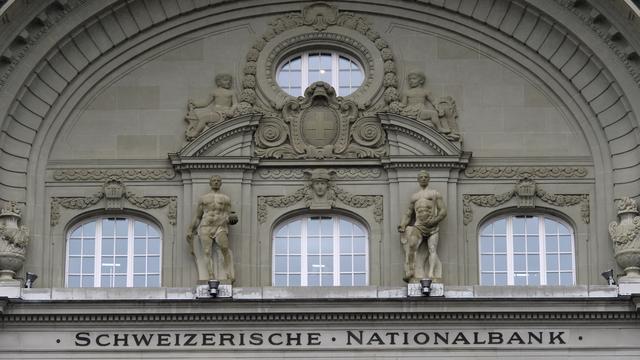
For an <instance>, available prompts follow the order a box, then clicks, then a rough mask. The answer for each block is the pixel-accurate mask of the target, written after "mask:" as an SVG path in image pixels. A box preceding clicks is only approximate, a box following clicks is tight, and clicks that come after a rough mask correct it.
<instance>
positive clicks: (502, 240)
mask: <svg viewBox="0 0 640 360" xmlns="http://www.w3.org/2000/svg"><path fill="white" fill-rule="evenodd" d="M494 242H495V252H497V253H505V252H507V237H506V236H496V237H495V239H494Z"/></svg>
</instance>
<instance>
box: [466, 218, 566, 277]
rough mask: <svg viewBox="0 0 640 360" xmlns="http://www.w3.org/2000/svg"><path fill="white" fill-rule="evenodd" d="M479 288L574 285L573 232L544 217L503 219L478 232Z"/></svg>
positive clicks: (554, 220)
mask: <svg viewBox="0 0 640 360" xmlns="http://www.w3.org/2000/svg"><path fill="white" fill-rule="evenodd" d="M478 245H479V249H480V285H574V284H575V256H574V255H575V250H574V249H575V247H574V236H573V229H572V228H571V227H570V226H568V225H567V224H566V223H564V222H562V221H560V220H559V219H557V218H554V217H550V216H546V215H523V216H506V217H500V218H497V219H493V220H490V221H489V222H487V223H485V224H484V225H483V226H482V228H481V229H480V239H479V244H478Z"/></svg>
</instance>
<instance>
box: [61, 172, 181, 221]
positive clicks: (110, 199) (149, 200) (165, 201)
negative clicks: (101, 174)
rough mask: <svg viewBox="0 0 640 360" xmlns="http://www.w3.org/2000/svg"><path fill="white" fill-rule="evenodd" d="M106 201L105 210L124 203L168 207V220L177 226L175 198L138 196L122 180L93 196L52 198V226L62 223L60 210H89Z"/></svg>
mask: <svg viewBox="0 0 640 360" xmlns="http://www.w3.org/2000/svg"><path fill="white" fill-rule="evenodd" d="M103 199H104V200H105V209H122V208H123V203H122V202H123V201H124V200H127V201H128V202H129V203H131V204H132V205H134V206H136V207H138V208H141V209H159V208H163V207H166V206H168V210H167V218H168V219H169V223H170V224H171V225H176V223H177V219H178V204H177V197H175V196H138V195H136V194H135V193H133V192H131V191H126V188H125V186H124V183H122V181H121V180H120V179H116V178H111V179H109V180H107V181H106V182H105V183H104V185H103V187H102V189H100V191H98V192H96V193H95V194H93V195H90V196H85V197H53V198H51V214H50V219H49V221H50V224H51V226H52V227H53V226H56V225H58V223H59V222H60V208H65V209H75V210H81V209H87V208H89V207H91V206H93V205H96V204H98V203H99V202H100V201H101V200H103Z"/></svg>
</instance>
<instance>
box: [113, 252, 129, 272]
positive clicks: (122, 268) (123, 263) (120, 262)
mask: <svg viewBox="0 0 640 360" xmlns="http://www.w3.org/2000/svg"><path fill="white" fill-rule="evenodd" d="M115 272H116V274H126V273H127V258H126V256H116V266H115Z"/></svg>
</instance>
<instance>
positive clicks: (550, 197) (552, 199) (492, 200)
mask: <svg viewBox="0 0 640 360" xmlns="http://www.w3.org/2000/svg"><path fill="white" fill-rule="evenodd" d="M514 196H516V197H517V198H518V207H535V202H534V201H535V198H538V199H540V200H542V201H543V202H545V203H547V204H551V205H555V206H560V207H566V206H575V205H580V215H581V217H582V220H583V221H584V222H585V223H586V224H588V223H589V222H590V217H591V215H590V214H591V209H590V205H589V195H588V194H550V193H548V192H546V191H545V190H543V189H542V188H540V186H537V185H536V184H535V182H534V181H533V180H531V179H522V180H520V181H519V182H518V183H517V184H516V186H515V187H514V189H513V190H510V191H507V192H505V193H502V194H498V195H494V194H487V195H480V194H478V195H476V194H464V195H463V196H462V215H463V223H464V224H465V225H469V223H471V221H472V220H473V209H472V208H471V205H472V204H473V205H476V206H481V207H497V206H500V205H502V204H504V203H506V202H507V201H509V200H511V199H512V198H513V197H514Z"/></svg>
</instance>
